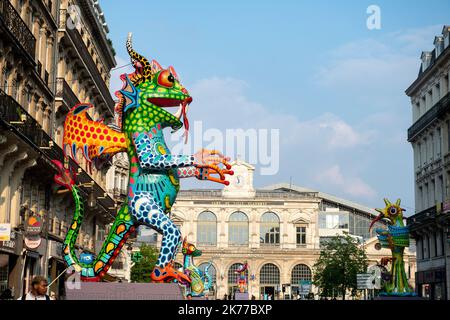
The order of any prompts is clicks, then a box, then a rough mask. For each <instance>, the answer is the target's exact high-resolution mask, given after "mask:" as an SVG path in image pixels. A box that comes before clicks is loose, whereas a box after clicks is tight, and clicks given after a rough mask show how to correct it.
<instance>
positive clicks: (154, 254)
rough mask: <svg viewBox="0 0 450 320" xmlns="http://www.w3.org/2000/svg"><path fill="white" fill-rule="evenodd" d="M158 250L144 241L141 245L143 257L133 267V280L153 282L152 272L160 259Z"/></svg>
mask: <svg viewBox="0 0 450 320" xmlns="http://www.w3.org/2000/svg"><path fill="white" fill-rule="evenodd" d="M158 253H159V252H158V250H157V249H156V248H155V247H153V246H151V245H147V244H145V243H143V244H142V245H141V247H140V254H141V257H140V259H139V261H136V262H135V263H134V265H133V267H132V268H131V282H147V283H148V282H151V278H150V274H151V273H152V271H153V268H154V267H155V264H156V261H157V260H158Z"/></svg>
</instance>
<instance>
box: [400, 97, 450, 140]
mask: <svg viewBox="0 0 450 320" xmlns="http://www.w3.org/2000/svg"><path fill="white" fill-rule="evenodd" d="M448 112H450V93H448V94H447V95H445V96H444V97H443V98H442V99H441V100H439V101H438V102H437V103H436V104H435V105H434V106H433V107H432V108H431V109H430V110H428V111H427V112H425V114H424V115H423V116H421V117H420V118H419V119H418V120H417V121H416V122H415V123H414V124H413V125H412V126H411V127H410V128H409V129H408V141H409V142H411V141H412V140H413V139H414V138H415V137H416V136H417V135H418V134H419V133H420V132H422V130H424V129H425V128H426V127H427V126H428V125H429V124H430V123H432V122H433V121H434V120H435V119H437V118H440V117H442V116H443V115H445V114H446V113H448Z"/></svg>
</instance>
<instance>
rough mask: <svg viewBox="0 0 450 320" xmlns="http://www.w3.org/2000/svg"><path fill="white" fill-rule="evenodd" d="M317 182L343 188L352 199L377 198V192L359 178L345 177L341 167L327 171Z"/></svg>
mask: <svg viewBox="0 0 450 320" xmlns="http://www.w3.org/2000/svg"><path fill="white" fill-rule="evenodd" d="M316 180H317V182H319V183H321V184H323V185H326V184H329V185H332V186H334V187H338V188H341V189H342V190H343V191H344V193H346V194H348V195H350V196H352V197H364V198H372V199H373V198H375V197H376V195H377V193H376V191H375V190H374V189H373V188H372V187H371V186H369V185H368V184H367V183H365V182H364V181H362V180H361V179H360V178H358V177H352V176H346V175H345V176H344V175H343V174H342V172H341V168H340V166H339V165H333V166H332V167H330V168H328V169H325V170H324V171H323V172H321V173H319V174H318V175H317V176H316Z"/></svg>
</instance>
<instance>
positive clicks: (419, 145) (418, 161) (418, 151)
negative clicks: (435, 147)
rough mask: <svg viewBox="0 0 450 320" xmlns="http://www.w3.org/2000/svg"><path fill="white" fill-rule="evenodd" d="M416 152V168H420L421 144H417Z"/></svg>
mask: <svg viewBox="0 0 450 320" xmlns="http://www.w3.org/2000/svg"><path fill="white" fill-rule="evenodd" d="M416 152H417V168H421V167H422V154H421V152H422V144H421V143H420V142H419V143H418V144H417V149H416Z"/></svg>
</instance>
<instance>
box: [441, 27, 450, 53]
mask: <svg viewBox="0 0 450 320" xmlns="http://www.w3.org/2000/svg"><path fill="white" fill-rule="evenodd" d="M442 36H443V38H444V49H445V48H447V47H448V46H449V42H450V26H444V29H442Z"/></svg>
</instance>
